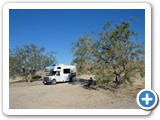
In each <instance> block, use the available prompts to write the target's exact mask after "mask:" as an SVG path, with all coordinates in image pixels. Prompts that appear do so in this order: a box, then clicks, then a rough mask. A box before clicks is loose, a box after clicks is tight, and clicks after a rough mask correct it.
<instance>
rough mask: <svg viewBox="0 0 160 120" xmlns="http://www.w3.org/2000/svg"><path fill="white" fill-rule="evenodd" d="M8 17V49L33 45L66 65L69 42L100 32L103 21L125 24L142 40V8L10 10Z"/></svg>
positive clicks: (143, 15) (70, 55)
mask: <svg viewBox="0 0 160 120" xmlns="http://www.w3.org/2000/svg"><path fill="white" fill-rule="evenodd" d="M9 12H10V14H9V47H10V49H14V48H15V46H16V45H18V46H23V45H25V44H30V43H32V44H36V45H37V46H39V47H45V51H46V52H47V51H55V52H57V54H56V58H57V62H58V64H70V63H71V61H72V59H73V55H72V54H71V53H70V50H71V48H72V46H71V43H72V42H74V41H76V40H77V39H78V38H79V37H81V36H83V35H86V34H88V33H90V32H91V31H96V33H98V32H100V31H101V30H102V29H103V26H104V24H105V23H106V22H107V21H111V20H114V22H115V23H118V22H120V20H125V21H129V19H130V18H131V17H136V18H137V20H136V21H133V22H132V25H131V28H132V29H133V30H135V31H136V32H138V33H139V37H138V38H139V41H143V40H145V10H143V9H139V10H138V9H133V10H131V9H130V10H127V9H124V10H123V9H112V10H109V9H99V10H91V9H90V10H89V9H88V10H84V9H83V10H80V9H79V10H78V9H76V10H75V9H74V10H69V9H68V10H65V9H63V10H62V9H56V10H54V9H52V10H51V9H47V10H42V9H36V10H31V9H11V10H10V11H9Z"/></svg>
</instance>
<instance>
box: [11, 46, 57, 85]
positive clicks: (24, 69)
mask: <svg viewBox="0 0 160 120" xmlns="http://www.w3.org/2000/svg"><path fill="white" fill-rule="evenodd" d="M44 51H45V48H43V47H42V48H38V47H37V46H36V45H34V44H29V45H28V44H26V45H24V46H23V47H19V46H16V48H15V49H13V50H10V52H9V75H10V77H15V76H22V77H23V78H24V79H27V80H28V82H30V78H32V75H34V74H35V72H36V71H39V70H42V69H44V66H47V65H51V64H55V63H56V59H55V52H50V53H47V54H44Z"/></svg>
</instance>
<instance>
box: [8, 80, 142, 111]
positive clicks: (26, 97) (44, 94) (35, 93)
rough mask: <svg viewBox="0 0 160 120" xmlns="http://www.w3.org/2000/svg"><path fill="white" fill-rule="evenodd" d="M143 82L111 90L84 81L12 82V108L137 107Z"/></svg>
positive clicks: (10, 92) (10, 93) (10, 98)
mask: <svg viewBox="0 0 160 120" xmlns="http://www.w3.org/2000/svg"><path fill="white" fill-rule="evenodd" d="M143 87H144V84H142V83H141V82H139V83H136V84H134V85H133V86H132V87H126V88H120V89H119V90H117V91H116V92H111V91H109V90H103V89H99V90H88V89H84V88H83V87H82V85H79V84H76V85H73V84H70V83H59V84H56V85H43V84H42V82H41V81H35V82H32V83H27V82H20V83H10V88H9V107H10V109H59V108H63V109H65V108H68V109H70V108H71V109H81V108H82V109H83V108H84V109H85V108H86V109H87V108H89V109H90V108H91V109H92V108H93V109H101V108H102V109H137V108H139V106H138V105H137V103H136V95H137V93H138V92H139V90H141V89H143Z"/></svg>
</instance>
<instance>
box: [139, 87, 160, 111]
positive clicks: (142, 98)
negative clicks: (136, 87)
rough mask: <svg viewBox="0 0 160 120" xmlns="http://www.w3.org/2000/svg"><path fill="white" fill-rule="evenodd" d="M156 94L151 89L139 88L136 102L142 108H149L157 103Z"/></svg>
mask: <svg viewBox="0 0 160 120" xmlns="http://www.w3.org/2000/svg"><path fill="white" fill-rule="evenodd" d="M157 101H158V100H157V94H156V93H155V92H154V91H153V90H146V89H144V90H141V91H140V92H139V93H138V95H137V103H138V105H139V106H140V107H141V108H142V109H144V110H150V109H152V108H154V107H155V106H156V104H157Z"/></svg>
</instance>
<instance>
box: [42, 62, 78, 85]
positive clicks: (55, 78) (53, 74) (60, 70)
mask: <svg viewBox="0 0 160 120" xmlns="http://www.w3.org/2000/svg"><path fill="white" fill-rule="evenodd" d="M75 76H76V67H75V66H72V65H63V64H60V65H57V66H55V67H54V69H53V70H51V71H50V73H49V74H48V75H47V76H45V77H44V78H43V84H56V83H57V82H66V81H71V80H72V78H73V77H75Z"/></svg>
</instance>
